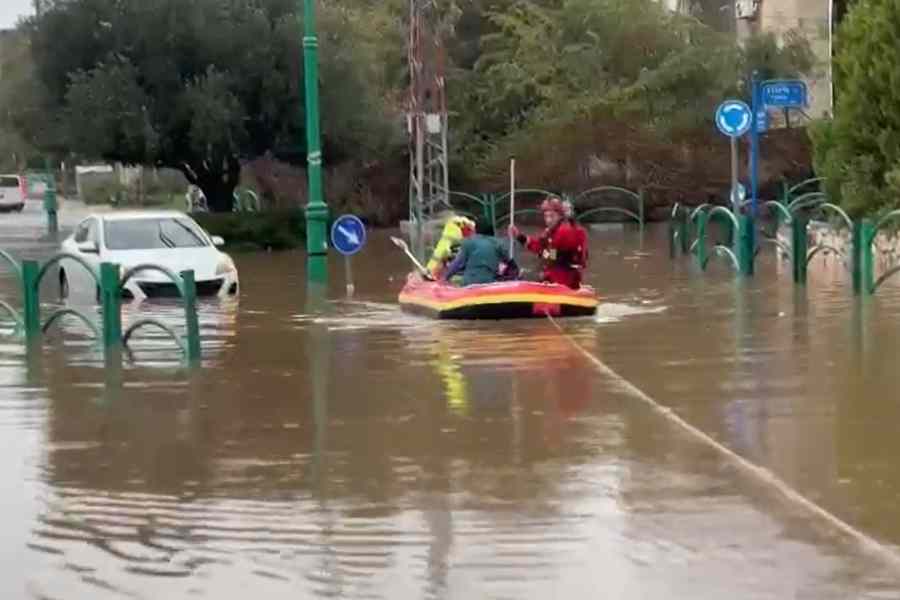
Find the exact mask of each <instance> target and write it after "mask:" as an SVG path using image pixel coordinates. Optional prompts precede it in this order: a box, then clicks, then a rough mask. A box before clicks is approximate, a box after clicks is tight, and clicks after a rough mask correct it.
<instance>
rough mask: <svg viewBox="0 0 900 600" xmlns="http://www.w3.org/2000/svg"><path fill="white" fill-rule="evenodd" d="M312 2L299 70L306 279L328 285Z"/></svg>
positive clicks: (307, 1)
mask: <svg viewBox="0 0 900 600" xmlns="http://www.w3.org/2000/svg"><path fill="white" fill-rule="evenodd" d="M314 3H315V0H303V26H304V35H303V66H304V84H305V88H306V162H307V178H308V186H309V202H308V203H307V205H306V252H307V269H306V279H307V281H308V282H311V283H319V284H324V283H326V282H327V281H328V240H327V226H328V206H326V204H325V202H324V201H323V200H322V148H321V142H320V135H319V57H318V52H319V40H318V36H317V35H316V8H315V4H314Z"/></svg>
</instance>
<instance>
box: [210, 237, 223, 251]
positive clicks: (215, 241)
mask: <svg viewBox="0 0 900 600" xmlns="http://www.w3.org/2000/svg"><path fill="white" fill-rule="evenodd" d="M211 239H212V243H213V246H215V247H216V248H220V247H222V246H224V245H225V240H223V239H222V238H221V237H219V236H217V235H214V236H212V238H211Z"/></svg>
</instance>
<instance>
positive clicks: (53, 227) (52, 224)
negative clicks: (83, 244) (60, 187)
mask: <svg viewBox="0 0 900 600" xmlns="http://www.w3.org/2000/svg"><path fill="white" fill-rule="evenodd" d="M44 170H45V171H46V173H47V175H46V176H47V187H46V189H45V190H44V210H45V211H46V212H47V233H48V234H50V235H56V234H57V233H58V232H59V224H58V222H57V218H56V212H57V210H58V206H59V205H58V203H57V200H56V179H55V178H54V177H53V169H52V168H51V167H50V159H49V158H45V159H44Z"/></svg>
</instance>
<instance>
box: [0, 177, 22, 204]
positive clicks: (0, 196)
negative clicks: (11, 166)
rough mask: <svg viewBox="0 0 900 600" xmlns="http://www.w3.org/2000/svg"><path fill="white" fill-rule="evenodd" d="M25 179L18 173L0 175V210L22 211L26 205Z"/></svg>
mask: <svg viewBox="0 0 900 600" xmlns="http://www.w3.org/2000/svg"><path fill="white" fill-rule="evenodd" d="M25 195H26V191H25V179H24V178H23V177H20V176H18V175H0V211H3V212H9V211H11V210H16V211H19V212H22V208H24V207H25Z"/></svg>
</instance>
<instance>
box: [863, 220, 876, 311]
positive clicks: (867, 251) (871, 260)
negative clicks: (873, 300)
mask: <svg viewBox="0 0 900 600" xmlns="http://www.w3.org/2000/svg"><path fill="white" fill-rule="evenodd" d="M874 243H875V224H874V223H873V222H872V220H871V219H863V220H862V257H861V258H862V262H861V264H860V268H861V270H862V285H863V291H864V292H865V293H866V294H872V293H874V292H875V253H874V251H873V249H872V245H873V244H874Z"/></svg>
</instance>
